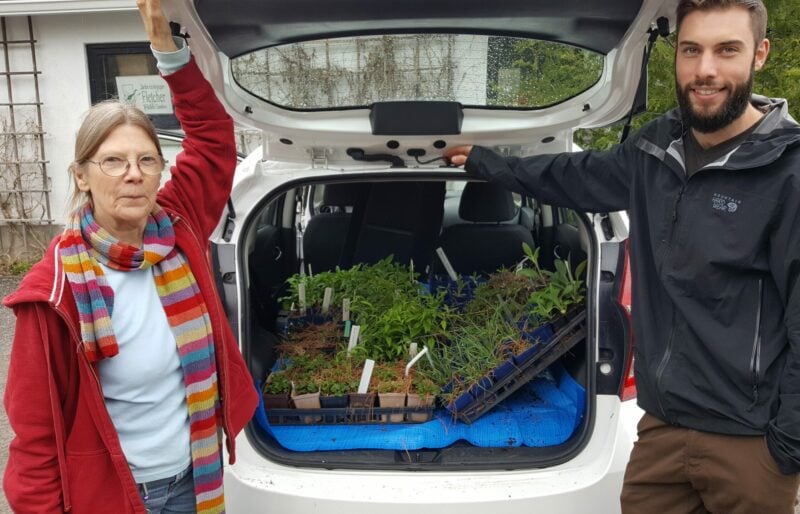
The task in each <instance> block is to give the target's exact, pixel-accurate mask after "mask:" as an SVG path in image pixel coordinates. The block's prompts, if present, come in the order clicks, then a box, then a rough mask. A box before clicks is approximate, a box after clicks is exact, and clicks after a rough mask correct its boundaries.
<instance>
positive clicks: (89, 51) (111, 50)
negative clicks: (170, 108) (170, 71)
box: [86, 41, 181, 130]
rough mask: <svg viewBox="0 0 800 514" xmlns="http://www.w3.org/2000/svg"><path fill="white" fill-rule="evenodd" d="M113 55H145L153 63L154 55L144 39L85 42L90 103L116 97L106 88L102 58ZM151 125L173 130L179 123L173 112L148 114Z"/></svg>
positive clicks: (106, 80)
mask: <svg viewBox="0 0 800 514" xmlns="http://www.w3.org/2000/svg"><path fill="white" fill-rule="evenodd" d="M115 55H145V56H147V57H149V59H148V60H150V59H152V61H151V62H152V63H155V57H153V53H152V52H151V50H150V44H149V43H147V42H144V41H131V42H123V43H87V44H86V66H87V70H88V72H89V97H90V100H91V103H92V105H94V104H96V103H98V102H102V101H103V100H108V99H112V98H113V99H117V98H118V96H117V95H116V94H114V95H111V94H110V93H109V91H108V90H107V89H106V84H107V82H108V79H109V78H110V79H112V80H113V78H114V77H108V76H107V75H106V70H105V66H104V61H103V60H104V58H105V57H108V56H115ZM147 116H148V117H149V118H150V120H151V121H152V122H153V125H154V126H155V127H156V128H158V129H164V130H175V129H180V128H181V125H180V122H178V118H176V117H175V115H174V114H148V115H147Z"/></svg>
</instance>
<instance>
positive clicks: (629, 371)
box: [619, 241, 636, 402]
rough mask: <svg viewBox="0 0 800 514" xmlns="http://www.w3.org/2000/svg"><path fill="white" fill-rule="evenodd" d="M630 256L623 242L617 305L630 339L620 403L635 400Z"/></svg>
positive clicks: (626, 243) (626, 245) (626, 244)
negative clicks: (618, 304)
mask: <svg viewBox="0 0 800 514" xmlns="http://www.w3.org/2000/svg"><path fill="white" fill-rule="evenodd" d="M630 264H631V262H630V256H629V251H628V242H627V241H626V242H625V263H624V264H623V271H622V286H621V287H620V293H619V303H620V305H622V308H623V311H624V312H625V315H626V316H627V318H628V319H627V321H628V327H631V330H629V331H628V333H629V334H630V337H629V338H628V358H627V361H626V362H625V370H624V371H625V372H624V373H623V375H622V376H623V377H624V379H623V381H622V387H621V390H620V393H619V396H620V398H621V399H622V401H623V402H624V401H627V400H633V399H634V398H636V379H635V378H634V376H633V330H632V326H633V325H632V323H631V266H630Z"/></svg>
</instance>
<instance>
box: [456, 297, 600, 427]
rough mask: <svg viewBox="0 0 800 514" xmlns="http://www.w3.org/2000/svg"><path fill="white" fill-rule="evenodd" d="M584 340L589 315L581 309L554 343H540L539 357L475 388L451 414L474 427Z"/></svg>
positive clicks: (563, 328)
mask: <svg viewBox="0 0 800 514" xmlns="http://www.w3.org/2000/svg"><path fill="white" fill-rule="evenodd" d="M584 339H586V311H585V310H583V309H582V310H580V311H579V312H578V313H577V314H575V315H574V316H573V317H571V318H570V319H569V320H568V321H567V322H566V324H565V325H564V326H562V327H561V328H560V329H558V330H557V331H556V333H555V334H554V335H553V337H552V338H551V339H549V340H547V341H545V342H543V343H540V345H539V346H540V349H539V351H538V352H537V353H536V355H534V356H532V357H530V358H528V359H526V360H525V361H523V362H518V363H517V367H516V369H515V371H513V372H512V373H510V374H509V375H507V376H505V377H503V378H502V379H500V380H497V381H492V383H491V385H489V384H486V383H484V384H481V386H480V387H475V388H473V390H472V392H471V393H470V392H467V393H464V394H463V395H461V396H459V397H458V398H456V399H455V400H454V401H453V404H455V403H456V402H458V404H457V405H458V407H457V408H453V404H450V406H449V407H448V408H449V410H451V412H453V414H454V415H455V416H456V418H458V419H459V420H461V421H463V422H464V423H472V422H473V421H475V420H476V419H478V418H479V417H481V416H482V415H484V414H485V413H487V412H488V411H490V410H491V409H493V408H494V407H495V406H497V404H499V403H500V402H502V401H503V400H505V399H506V398H507V397H508V396H510V395H511V394H512V393H514V392H515V391H516V390H517V389H519V388H521V387H522V386H524V385H525V384H527V383H528V382H530V381H531V380H532V379H533V378H534V377H536V376H537V375H539V374H540V373H541V372H542V371H544V370H545V369H546V368H547V367H548V366H550V365H551V364H552V363H553V362H555V361H556V360H557V359H558V358H559V357H561V356H562V355H564V354H565V353H566V352H567V351H569V350H570V349H571V348H572V347H573V346H575V345H576V344H577V343H578V342H580V341H583V340H584ZM459 400H461V401H459ZM465 400H466V401H465Z"/></svg>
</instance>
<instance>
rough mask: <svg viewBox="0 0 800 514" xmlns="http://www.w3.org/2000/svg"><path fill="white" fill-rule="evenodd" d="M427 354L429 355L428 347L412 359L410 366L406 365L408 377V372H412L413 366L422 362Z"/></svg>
mask: <svg viewBox="0 0 800 514" xmlns="http://www.w3.org/2000/svg"><path fill="white" fill-rule="evenodd" d="M427 353H428V347H427V346H426V347H425V348H423V349H422V351H421V352H419V353H418V354H417V355H416V356H415V357H414V358H413V359H411V360H410V361H409V363H408V364H406V376H408V372H409V371H411V366H413V365H414V364H416V363H417V361H418V360H420V359H421V358H422V356H423V355H425V354H427ZM428 358H429V359H430V358H431V357H430V355H429V356H428Z"/></svg>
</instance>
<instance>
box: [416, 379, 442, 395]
mask: <svg viewBox="0 0 800 514" xmlns="http://www.w3.org/2000/svg"><path fill="white" fill-rule="evenodd" d="M440 390H441V387H439V386H438V385H436V383H434V381H433V380H431V379H430V378H428V377H426V376H425V375H422V374H416V375H414V377H413V378H412V380H411V388H410V390H409V392H411V393H415V394H418V395H420V396H433V395H435V394H436V393H438V392H439V391H440Z"/></svg>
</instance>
